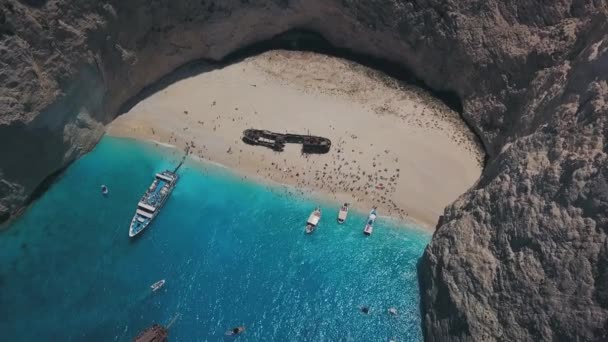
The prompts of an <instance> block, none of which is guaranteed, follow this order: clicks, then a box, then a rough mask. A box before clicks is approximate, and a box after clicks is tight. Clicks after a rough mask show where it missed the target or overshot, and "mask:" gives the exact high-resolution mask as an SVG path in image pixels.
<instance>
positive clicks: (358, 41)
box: [0, 0, 608, 341]
mask: <svg viewBox="0 0 608 342" xmlns="http://www.w3.org/2000/svg"><path fill="white" fill-rule="evenodd" d="M607 13H608V5H607V4H606V2H605V1H588V0H556V1H551V2H538V1H533V0H522V1H507V2H504V1H495V0H489V1H488V0H458V1H457V0H440V1H430V0H427V1H425V0H421V1H411V2H410V1H393V0H366V1H356V0H348V1H338V0H324V1H321V0H307V1H284V0H258V1H256V0H252V1H242V0H222V1H213V0H208V1H180V2H175V1H172V0H160V1H154V2H150V1H143V0H133V1H107V2H105V3H100V2H99V1H94V0H83V1H69V0H57V1H52V2H46V1H16V0H5V1H4V2H3V6H2V7H0V61H1V62H2V64H1V65H2V66H1V67H0V76H1V79H2V82H0V94H2V96H0V113H2V114H1V115H0V217H2V218H4V217H5V216H6V214H5V213H6V212H11V213H16V212H17V211H18V210H19V208H20V207H22V206H23V205H24V204H26V203H27V202H28V200H29V199H31V196H32V195H33V194H34V193H35V190H36V188H37V187H38V186H39V185H40V184H43V183H44V180H45V179H47V177H49V175H53V174H54V173H56V171H57V170H61V169H63V168H64V167H65V166H66V165H67V164H69V163H70V162H71V161H73V160H74V159H75V158H77V157H79V156H81V155H82V154H83V153H85V152H87V151H89V150H90V149H91V148H92V147H93V146H94V145H95V143H96V142H97V141H98V139H99V138H100V136H101V135H102V134H103V125H104V124H106V123H108V122H109V121H111V120H112V119H113V118H114V117H115V116H116V115H117V114H118V113H119V112H120V109H121V106H122V105H123V104H125V102H127V101H128V100H129V99H132V98H134V97H135V96H136V95H137V94H138V93H139V92H140V91H141V90H142V89H143V88H144V87H145V86H147V85H150V84H151V83H152V82H154V81H157V80H159V79H160V78H161V77H162V76H163V75H166V74H167V73H168V72H170V71H171V70H173V69H175V68H176V67H178V66H180V65H182V64H184V63H186V62H189V61H192V60H194V59H198V58H205V59H207V60H220V59H222V58H224V57H225V56H227V55H228V54H230V53H231V52H234V51H236V50H237V49H239V48H243V47H246V46H248V45H250V44H252V43H256V42H259V41H262V40H266V39H269V38H271V37H273V36H275V35H277V34H280V33H283V32H286V31H288V30H290V29H294V28H305V29H307V30H312V31H315V32H318V33H320V34H321V35H323V36H324V37H325V38H326V39H327V40H328V41H329V42H330V43H331V44H333V45H334V46H336V47H343V48H348V49H350V51H353V52H356V53H361V54H367V55H370V56H373V57H377V58H382V59H385V60H389V61H394V62H396V63H398V64H400V65H403V66H406V67H408V68H409V69H411V70H412V72H413V73H414V74H415V75H416V76H417V77H418V78H420V79H422V80H423V81H424V82H425V83H426V84H427V85H428V86H429V87H431V88H432V89H434V90H436V91H441V92H447V93H449V94H451V96H447V97H448V98H458V99H460V102H461V105H462V108H463V110H462V115H463V118H464V119H465V120H466V121H467V123H468V124H469V125H470V126H471V128H472V129H473V130H474V131H475V132H476V133H477V134H478V136H479V137H480V139H481V141H482V143H483V145H484V146H485V148H486V151H487V153H488V161H487V164H486V168H485V171H484V173H483V175H482V177H481V179H480V180H479V182H478V183H477V184H476V185H475V186H474V187H472V188H471V189H470V190H469V191H468V192H466V193H465V194H463V195H462V196H461V197H460V198H458V199H457V200H456V201H455V202H454V203H453V204H452V205H450V206H449V207H448V208H446V210H445V213H444V215H443V216H442V218H441V219H440V221H439V223H438V224H437V231H436V233H435V236H434V237H433V241H432V242H431V244H430V245H429V246H428V248H427V250H426V252H425V254H424V256H423V259H422V262H421V264H420V283H421V293H422V310H423V331H424V333H425V336H426V338H427V340H429V341H450V340H451V341H469V340H477V341H492V340H513V341H526V340H528V341H536V340H565V341H570V340H602V339H605V338H606V337H607V336H606V335H607V334H608V266H607V265H608V260H607V259H608V242H607V240H606V234H607V231H608V219H607V213H608V195H607V193H608V180H607V177H608V161H607V160H606V156H607V155H606V154H607V153H608V143H607V141H608V140H607V139H608V123H607V122H606V121H607V120H608V119H607V118H608V80H607V77H608V20H607ZM285 39H286V40H287V42H288V43H289V46H293V47H298V46H299V44H300V43H299V42H298V41H297V40H293V39H291V40H290V39H288V38H285ZM127 105H128V103H127Z"/></svg>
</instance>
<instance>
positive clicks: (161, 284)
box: [150, 279, 165, 292]
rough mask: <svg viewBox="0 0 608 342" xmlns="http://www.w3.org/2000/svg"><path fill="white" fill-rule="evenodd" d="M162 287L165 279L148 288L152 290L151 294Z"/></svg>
mask: <svg viewBox="0 0 608 342" xmlns="http://www.w3.org/2000/svg"><path fill="white" fill-rule="evenodd" d="M163 285H165V279H161V280H159V281H157V282H156V283H154V284H152V285H150V288H151V289H152V292H156V291H158V290H160V288H161V287H163Z"/></svg>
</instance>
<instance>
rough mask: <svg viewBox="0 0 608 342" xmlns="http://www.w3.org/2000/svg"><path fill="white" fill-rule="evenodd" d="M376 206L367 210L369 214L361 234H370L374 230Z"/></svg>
mask: <svg viewBox="0 0 608 342" xmlns="http://www.w3.org/2000/svg"><path fill="white" fill-rule="evenodd" d="M376 217H377V214H376V207H374V208H373V209H372V211H370V212H369V216H368V217H367V223H366V224H365V228H364V229H363V234H365V235H367V236H370V235H372V233H373V232H374V222H375V221H376Z"/></svg>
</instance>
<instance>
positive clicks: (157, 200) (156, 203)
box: [129, 164, 181, 237]
mask: <svg viewBox="0 0 608 342" xmlns="http://www.w3.org/2000/svg"><path fill="white" fill-rule="evenodd" d="M180 165H181V164H180ZM175 171H177V169H176V170H175ZM175 171H173V172H171V171H163V172H161V173H157V174H156V176H155V177H154V181H153V182H152V184H151V185H150V187H149V188H148V190H147V191H146V193H145V194H144V195H143V196H142V197H141V199H140V200H139V203H137V209H136V210H135V215H133V219H132V220H131V226H130V227H129V236H130V237H134V236H136V235H137V234H139V233H141V232H142V231H143V230H144V229H146V227H148V225H150V223H151V222H152V220H154V218H155V217H156V216H157V215H158V213H159V212H160V209H161V208H162V206H163V205H164V204H165V202H166V201H167V199H168V198H169V195H170V194H171V191H173V188H175V184H176V183H177V179H178V176H177V174H176V173H175Z"/></svg>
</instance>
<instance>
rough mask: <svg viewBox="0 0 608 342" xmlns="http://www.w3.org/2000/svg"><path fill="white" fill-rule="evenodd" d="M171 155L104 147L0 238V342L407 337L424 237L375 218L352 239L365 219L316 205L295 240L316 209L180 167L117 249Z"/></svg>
mask: <svg viewBox="0 0 608 342" xmlns="http://www.w3.org/2000/svg"><path fill="white" fill-rule="evenodd" d="M180 157H181V156H180V155H179V153H177V152H170V151H169V150H161V149H159V148H156V147H152V146H150V145H147V144H143V143H138V142H135V141H132V140H127V139H118V138H107V137H106V138H104V139H103V140H102V141H101V143H100V144H99V145H98V146H97V148H96V149H95V150H94V151H93V152H91V153H90V154H88V155H86V156H85V157H83V158H82V159H80V160H79V161H77V162H76V163H74V164H73V165H72V166H71V167H70V168H69V169H68V170H67V171H66V172H65V174H64V175H63V176H62V177H61V179H60V180H59V181H58V182H57V183H56V184H54V185H53V186H52V187H51V189H50V190H49V191H48V192H47V193H46V194H45V195H44V196H43V197H42V198H41V199H40V200H38V201H37V202H36V203H35V205H33V206H32V207H31V208H30V209H29V210H28V211H27V212H26V213H25V215H23V216H22V217H21V218H20V219H19V220H18V221H16V222H15V223H13V225H12V227H10V229H8V230H7V231H4V232H2V233H0V331H1V332H2V340H4V341H35V340H39V339H44V340H48V341H128V340H130V339H132V338H133V337H134V336H135V335H137V333H138V332H139V331H140V330H141V329H143V328H145V327H147V326H149V325H151V324H152V323H153V322H158V323H161V324H166V323H168V322H169V321H170V320H171V318H172V317H174V316H175V315H176V314H178V313H179V314H180V317H179V319H178V320H177V321H176V322H175V324H174V325H173V326H172V328H171V330H170V341H223V340H231V339H234V338H228V337H225V336H224V332H225V331H226V330H227V329H228V328H230V327H233V326H237V325H245V326H246V327H247V331H246V332H245V333H244V334H242V335H240V336H239V337H238V340H240V341H388V340H389V339H394V340H395V341H419V340H421V330H420V314H419V307H418V305H419V304H418V303H419V299H418V297H419V296H418V284H417V275H416V263H417V261H418V258H419V257H420V256H421V255H422V252H423V249H424V247H425V245H426V244H427V242H428V241H429V239H430V234H429V233H426V232H424V231H421V230H419V229H416V228H415V227H402V226H399V225H400V223H397V222H392V221H390V220H387V219H383V218H382V216H380V217H379V218H378V220H377V221H376V226H375V229H374V235H373V236H371V237H369V238H365V237H364V236H363V234H362V229H363V226H364V224H365V214H358V213H354V212H351V213H350V215H349V219H348V221H347V223H346V224H344V225H338V224H336V223H335V217H336V214H337V210H338V203H326V204H323V203H322V204H321V205H322V208H323V210H324V217H323V219H322V220H321V223H320V225H319V229H318V230H317V231H316V232H315V233H314V234H313V235H305V234H304V232H303V231H304V224H305V221H306V219H307V218H308V215H309V214H310V212H311V210H312V209H314V206H315V205H316V204H317V203H314V202H312V201H311V200H308V199H305V198H299V197H296V196H293V195H291V194H289V193H287V191H286V190H281V189H278V188H273V189H269V188H268V187H265V186H262V185H259V184H255V183H250V182H247V181H244V180H241V179H240V178H239V177H238V176H235V175H233V174H231V173H229V172H227V170H225V169H222V168H220V167H216V166H209V165H207V166H205V165H201V164H197V163H196V162H193V161H189V162H188V163H186V164H185V166H184V167H182V168H181V169H180V172H179V173H180V175H181V179H180V181H179V183H178V185H177V187H176V189H175V190H174V192H173V195H172V196H171V198H170V199H169V201H168V202H167V204H166V206H165V207H164V209H163V211H162V213H161V214H160V215H159V216H158V217H157V218H156V220H155V221H154V222H153V223H152V225H151V226H150V227H148V228H147V229H146V231H144V232H143V233H142V235H141V236H140V237H139V238H137V239H135V240H129V238H128V226H129V222H130V220H131V217H132V215H133V212H134V209H135V205H136V203H137V201H138V199H139V197H140V196H141V194H142V193H143V192H144V191H145V189H146V188H147V187H148V185H149V184H150V182H151V180H152V178H151V177H153V174H154V173H155V172H157V171H161V170H163V169H166V168H173V167H174V166H175V165H176V164H177V162H178V160H179V159H180ZM100 184H107V185H108V187H109V189H110V195H109V196H108V197H107V198H104V197H103V196H101V195H100V190H99V187H100ZM380 214H382V213H381V212H380ZM163 278H164V279H166V280H167V283H166V285H165V286H164V287H163V288H162V289H161V290H159V291H158V292H156V293H152V292H151V290H150V288H149V286H150V285H151V284H152V283H154V282H155V281H157V280H159V279H163ZM364 305H365V306H369V307H370V313H369V314H368V315H364V314H362V313H361V312H360V311H359V307H360V306H364ZM389 307H396V308H397V309H398V310H399V315H398V316H390V315H388V313H387V309H388V308H389Z"/></svg>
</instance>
